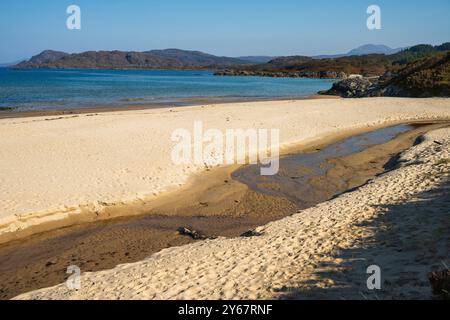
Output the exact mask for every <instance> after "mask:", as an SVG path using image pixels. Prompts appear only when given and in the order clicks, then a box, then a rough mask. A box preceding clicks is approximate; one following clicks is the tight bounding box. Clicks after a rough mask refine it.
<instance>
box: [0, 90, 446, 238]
mask: <svg viewBox="0 0 450 320" xmlns="http://www.w3.org/2000/svg"><path fill="white" fill-rule="evenodd" d="M381 101H383V102H387V103H390V104H394V105H395V104H397V105H399V104H400V105H401V104H405V103H406V104H408V103H409V104H413V105H414V104H417V100H415V99H385V98H381V99H368V100H364V101H363V100H360V101H358V102H362V104H363V105H364V104H366V106H365V107H367V104H369V105H370V106H373V105H374V104H377V102H381ZM419 101H420V102H426V103H427V104H429V105H431V106H433V107H431V108H430V109H433V108H436V111H435V113H434V114H432V113H430V110H426V111H423V110H420V108H419V107H415V110H414V112H411V111H410V110H409V107H407V108H406V110H405V111H403V112H404V115H401V113H400V115H401V116H399V115H398V114H397V115H395V112H398V111H399V110H393V111H395V112H394V114H389V111H388V112H387V114H386V115H384V114H383V115H382V116H381V117H380V116H378V117H379V118H375V119H373V118H371V115H370V113H369V114H367V111H366V112H365V113H366V114H364V112H361V110H360V109H359V107H358V106H355V101H348V100H342V99H333V100H317V101H314V100H300V101H282V102H276V103H274V104H275V106H274V105H272V103H273V102H257V103H241V104H224V105H220V107H219V106H214V105H213V106H195V107H185V108H182V109H183V110H179V112H182V113H185V114H186V113H187V114H188V115H189V114H190V113H197V115H194V117H193V118H194V119H195V118H196V117H200V118H202V117H205V116H204V115H203V113H204V112H202V111H204V109H205V108H206V109H209V110H211V111H210V112H213V111H215V112H216V120H215V121H216V123H217V116H218V117H219V119H220V118H223V117H226V116H227V114H229V113H230V112H238V113H239V111H242V109H244V110H245V112H244V113H245V114H247V116H248V117H249V120H250V119H251V118H252V117H251V113H252V112H255V111H260V108H263V109H265V111H270V112H272V114H273V112H275V114H276V113H278V112H279V111H280V108H281V110H283V111H284V112H285V114H287V116H286V115H284V117H281V118H280V119H278V121H280V122H279V123H280V124H281V123H283V122H285V120H286V119H290V121H292V122H291V124H292V125H293V127H292V128H291V129H290V135H291V136H290V139H291V141H289V137H287V138H288V139H286V137H284V141H282V143H283V148H282V154H288V153H290V152H298V151H299V150H306V149H307V148H308V147H311V146H313V145H314V146H316V145H317V144H320V143H319V142H320V141H322V143H323V144H329V143H330V142H331V141H336V140H340V139H342V138H344V137H346V136H350V135H355V134H357V133H362V132H367V131H371V130H375V129H377V128H381V127H386V126H391V125H395V124H399V123H405V122H415V121H425V122H426V121H435V120H438V119H442V120H446V119H449V118H450V112H449V110H448V108H447V109H446V105H447V101H448V100H446V99H426V100H419ZM291 104H294V108H292V106H291ZM310 104H315V106H312V107H310ZM330 104H331V105H332V108H333V107H337V109H340V111H342V107H344V108H345V106H346V105H351V106H352V108H353V110H350V113H351V111H356V112H359V113H361V114H363V117H362V118H363V119H362V121H361V119H360V120H358V121H360V123H359V124H357V125H355V123H354V122H351V121H350V122H347V124H344V125H342V123H341V124H340V125H338V123H339V120H341V122H342V120H343V118H342V115H340V118H339V119H337V120H338V121H337V122H336V124H335V126H336V127H333V126H330V124H326V122H327V121H325V123H324V125H326V127H322V128H320V129H321V130H319V132H321V133H319V132H317V129H316V132H315V133H314V134H310V135H309V136H308V134H305V132H303V133H302V134H301V133H300V134H299V133H298V132H296V130H299V129H300V128H299V127H298V126H299V124H295V120H296V119H291V118H292V113H291V112H294V113H295V114H296V117H298V118H301V115H299V114H298V111H297V112H295V111H296V109H297V108H301V109H303V110H302V111H303V112H305V113H306V115H307V113H308V112H309V113H312V115H311V116H312V117H316V115H315V113H317V111H325V110H320V109H323V108H325V109H327V111H330ZM420 104H421V103H420ZM336 105H337V106H336ZM441 105H442V106H443V107H440V106H441ZM307 107H308V108H309V110H306V108H307ZM314 107H316V108H317V109H319V110H317V109H315V108H314ZM217 109H220V110H217ZM286 109H287V110H286ZM382 109H384V111H386V110H389V109H388V108H382ZM413 109H414V108H413ZM358 110H359V111H358ZM177 111H178V110H177ZM372 111H374V110H372ZM391 111H392V110H391ZM199 112H200V113H202V115H198V113H199ZM270 112H269V114H268V115H267V118H266V119H263V120H265V121H270V117H271V115H272V114H270ZM338 112H339V110H338ZM346 112H348V111H346ZM176 113H178V112H169V111H168V110H166V109H153V110H151V115H155V114H156V115H158V116H161V115H162V116H164V117H163V118H167V116H168V115H167V114H169V116H172V115H173V114H174V115H175V116H173V117H174V118H176ZM379 113H380V114H382V110H381V111H380V112H379ZM144 115H145V113H143V111H138V112H137V114H136V115H134V114H133V112H117V113H106V114H104V116H105V117H110V119H108V121H111V120H113V119H114V121H123V120H120V119H123V118H124V117H127V116H129V117H135V116H137V117H142V116H144ZM445 115H447V118H446V117H445ZM191 116H192V114H191ZM237 116H239V115H237ZM395 116H397V117H398V119H395ZM182 118H183V119H181V120H182V121H183V122H184V121H185V119H184V118H186V117H182ZM188 118H189V117H188ZM354 118H355V117H354ZM20 119H21V118H18V119H15V120H14V119H10V120H1V121H0V127H1V125H3V124H5V122H6V124H9V125H13V126H16V125H17V126H19V127H20V128H22V127H21V126H23V125H24V124H25V123H28V124H29V123H34V122H35V121H37V122H40V123H45V127H47V124H52V125H53V124H55V123H58V121H45V119H43V118H39V117H37V118H23V121H24V122H17V123H16V122H15V121H18V120H20ZM80 119H81V120H80ZM92 119H95V117H83V118H81V117H80V118H74V119H70V118H69V119H68V120H73V121H81V122H82V125H83V127H85V126H86V125H88V126H89V127H90V126H92V125H93V124H92V123H84V122H85V121H88V120H89V121H92ZM57 120H61V119H59V118H57ZM317 120H320V119H317V118H316V124H317ZM30 121H31V122H30ZM133 121H136V120H133ZM222 121H223V120H222ZM222 121H220V122H222ZM246 121H247V123H249V122H248V120H246ZM250 121H251V120H250ZM328 121H329V120H328ZM102 123H103V121H101V122H100V124H102ZM244 123H245V121H244ZM239 124H240V125H241V124H242V121H241V122H240V123H239ZM221 125H223V124H221ZM247 125H248V124H247ZM295 126H297V127H295ZM51 128H52V126H50V128H49V127H47V129H51ZM126 128H129V126H128V125H127V126H126ZM64 129H65V128H64ZM303 129H304V128H303ZM307 129H308V128H307ZM92 137H93V138H97V135H94V136H92ZM17 141H18V142H20V141H23V140H17ZM17 141H16V142H17ZM44 142H45V141H44ZM14 147H17V146H14ZM64 156H65V157H66V161H67V155H64ZM71 161H73V160H71ZM65 169H66V170H67V168H65ZM192 169H193V170H192ZM222 169H223V168H222ZM232 169H233V170H234V169H235V168H232ZM218 170H221V169H218ZM224 170H225V172H227V171H226V170H231V169H230V168H228V169H224ZM61 172H62V173H64V172H66V171H64V170H63V171H61ZM202 172H204V169H201V168H191V170H187V171H186V170H182V171H181V172H180V171H178V172H176V173H175V174H181V175H182V180H179V181H180V182H179V183H177V184H176V185H178V186H174V184H173V183H172V186H170V183H169V185H168V186H169V188H167V187H166V189H165V190H164V189H163V190H162V191H160V192H159V193H157V194H156V195H152V196H150V197H147V196H146V195H145V192H143V193H142V195H140V196H138V197H137V198H138V199H129V200H126V199H124V198H122V199H120V198H119V199H120V200H118V199H117V198H116V199H113V200H110V202H108V201H102V199H97V200H98V201H100V202H97V203H94V204H93V203H92V202H91V204H89V203H88V204H80V203H78V205H76V204H72V205H66V206H65V207H66V208H65V209H63V210H61V209H60V210H46V211H41V213H38V214H36V213H31V214H30V213H28V214H25V215H23V214H22V215H17V214H15V215H12V216H11V215H10V216H7V217H6V219H5V218H3V219H1V220H2V231H1V233H0V242H2V243H4V242H8V241H11V240H14V239H20V238H23V237H27V236H30V235H32V234H35V233H40V232H43V231H47V230H52V229H55V228H61V227H65V226H70V225H75V224H80V223H86V222H92V221H99V220H103V219H111V218H114V217H120V216H123V215H124V213H126V215H130V214H132V215H138V214H142V213H147V212H149V211H151V210H152V209H154V208H162V207H163V205H164V202H165V201H168V200H167V199H170V198H171V196H173V194H174V193H175V192H179V191H180V190H188V189H189V188H191V187H192V185H196V184H197V183H195V182H193V181H195V179H193V178H192V177H195V176H196V175H198V174H200V175H201V173H202ZM230 172H231V171H228V173H227V174H229V173H230ZM171 176H172V177H173V173H172V175H171ZM219 176H220V175H219ZM22 178H28V177H24V176H22ZM220 179H223V176H221V178H220ZM209 181H213V179H210V180H209ZM217 181H219V179H218V180H217ZM222 181H223V180H222ZM166 185H167V184H166ZM11 192H12V191H10V192H9V193H11ZM149 193H151V192H146V194H147V195H148V194H149ZM64 196H65V195H64ZM74 205H75V206H74Z"/></svg>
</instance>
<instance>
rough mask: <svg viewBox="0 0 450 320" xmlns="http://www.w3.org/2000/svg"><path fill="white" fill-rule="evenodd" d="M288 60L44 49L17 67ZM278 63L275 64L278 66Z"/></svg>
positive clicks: (216, 65)
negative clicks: (69, 51) (67, 51)
mask: <svg viewBox="0 0 450 320" xmlns="http://www.w3.org/2000/svg"><path fill="white" fill-rule="evenodd" d="M399 50H401V49H392V48H389V47H387V46H384V45H371V44H369V45H364V46H361V47H358V48H355V49H353V50H351V51H349V52H348V53H347V54H341V55H333V56H326V55H324V56H314V57H307V58H313V59H328V58H338V57H346V56H353V55H367V54H392V53H395V52H398V51H399ZM283 58H284V59H286V57H281V58H279V57H271V56H243V57H237V58H232V57H219V56H215V55H211V54H207V53H203V52H200V51H188V50H180V49H165V50H151V51H144V52H136V51H117V50H116V51H87V52H83V53H74V54H69V53H65V52H60V51H54V50H45V51H43V52H41V53H40V54H38V55H35V56H33V57H32V58H31V59H29V60H27V61H23V62H20V63H18V64H17V65H15V67H16V68H92V69H224V68H230V67H245V66H249V65H256V64H265V63H271V62H272V61H274V60H277V59H283ZM279 62H280V61H279V60H278V61H277V62H276V63H279Z"/></svg>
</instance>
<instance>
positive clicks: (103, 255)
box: [0, 124, 448, 298]
mask: <svg viewBox="0 0 450 320" xmlns="http://www.w3.org/2000/svg"><path fill="white" fill-rule="evenodd" d="M447 125H448V124H445V125H444V124H422V125H418V126H417V127H416V128H415V129H410V131H406V132H403V133H400V134H398V135H397V136H395V137H394V138H393V139H392V140H388V141H387V142H384V143H382V144H379V145H378V144H376V145H369V146H368V147H367V148H366V149H363V150H362V151H360V152H357V153H352V154H350V155H349V156H344V157H337V158H334V157H332V158H327V159H328V160H327V162H328V161H329V162H331V163H334V166H335V168H333V170H332V171H330V173H329V174H327V176H329V177H327V182H324V183H325V184H327V185H328V184H329V183H331V184H336V183H338V181H341V180H342V179H343V177H346V179H348V178H350V177H351V181H349V182H348V183H349V184H348V185H342V186H341V187H338V188H339V191H340V192H339V193H345V192H347V191H348V190H351V189H353V188H355V187H360V186H361V185H362V184H364V183H365V182H366V181H367V180H368V179H370V178H372V177H373V176H375V174H380V173H386V172H387V171H386V170H391V169H392V168H391V167H386V166H385V164H386V163H391V166H392V160H393V159H394V158H395V154H397V153H398V152H402V151H404V149H405V148H409V147H410V146H411V145H412V144H413V142H414V140H415V139H416V137H418V136H421V135H422V134H424V133H426V132H428V131H430V130H436V129H437V128H440V127H442V126H447ZM371 132H372V131H371ZM352 137H353V136H352ZM340 141H341V140H340ZM330 143H331V145H334V143H333V142H331V141H328V143H327V144H326V142H325V141H322V143H321V144H320V145H311V146H310V147H309V148H306V149H304V151H303V152H302V153H301V154H305V153H310V152H313V151H315V150H316V149H317V148H319V147H320V148H322V147H324V146H327V147H328V146H329V145H330ZM369 162H370V163H369ZM221 169H222V170H221ZM221 169H217V170H213V171H212V172H207V173H204V174H201V175H200V177H197V179H201V181H199V180H197V182H198V183H197V185H200V186H201V187H196V188H194V189H187V192H178V193H176V194H174V195H172V197H171V198H168V202H167V203H166V207H165V211H164V205H163V207H162V208H160V209H159V210H155V212H149V213H147V214H146V215H142V216H133V217H131V216H128V217H121V218H116V219H109V220H105V221H94V222H92V223H84V224H78V225H74V226H71V227H65V228H62V229H54V230H53V231H48V232H45V233H40V234H35V235H33V236H31V237H28V238H24V239H21V240H15V241H12V242H9V243H5V244H3V245H0V260H1V261H4V263H1V266H2V267H1V268H0V269H1V270H0V271H2V272H1V274H2V277H1V278H2V279H0V280H2V281H1V283H2V284H3V295H2V296H3V298H11V297H13V296H15V295H17V294H19V293H23V292H28V291H31V290H36V289H39V288H42V287H48V286H51V285H55V284H58V283H61V282H63V281H64V280H65V271H64V270H65V269H64V268H65V267H67V263H68V261H70V260H71V263H72V264H76V265H79V266H80V267H81V268H82V269H83V270H84V271H85V272H95V271H102V270H107V269H111V268H114V267H116V266H117V265H118V264H123V263H132V262H137V261H141V260H143V259H145V258H147V257H148V256H150V255H152V254H154V253H156V252H158V251H160V250H162V249H166V248H168V247H177V246H180V245H185V244H188V243H192V242H195V241H194V240H193V239H190V238H189V237H186V236H181V235H178V234H177V232H176V229H177V228H178V227H180V226H184V227H188V228H194V230H197V231H200V232H201V233H202V234H205V235H206V236H207V237H217V236H218V237H232V238H233V237H238V236H239V235H241V234H242V233H243V232H245V231H248V230H254V228H256V227H261V226H263V225H266V224H267V223H270V222H273V221H277V220H279V219H283V218H285V217H286V216H290V215H292V214H295V212H299V209H301V210H304V209H306V208H307V207H311V206H313V205H314V203H315V202H316V201H317V200H314V199H311V201H313V202H312V203H311V204H310V205H308V206H307V207H302V208H300V207H297V208H295V206H294V207H291V206H290V205H289V202H288V201H287V200H286V201H285V200H283V199H282V198H280V197H278V196H277V197H270V196H265V195H264V194H262V193H259V192H255V191H253V190H252V189H251V188H249V187H248V186H247V185H244V184H243V183H241V182H239V181H236V180H234V179H232V178H231V175H230V173H231V172H233V170H231V168H221ZM233 169H235V168H233ZM348 170H351V171H357V172H358V174H356V175H355V174H353V173H349V172H347V171H348ZM219 171H222V172H221V174H222V175H223V174H225V176H221V174H218V173H220V172H219ZM340 173H341V174H340ZM224 178H227V181H228V182H227V183H225V184H224V183H223V179H224ZM315 181H316V183H314V184H313V185H314V186H315V188H318V189H317V190H318V191H317V192H319V193H320V192H325V193H324V196H323V197H324V198H323V200H329V199H331V198H332V197H331V195H332V194H333V193H334V192H332V193H329V191H320V190H321V189H320V187H319V185H318V181H317V180H315ZM312 183H313V182H312ZM194 185H195V184H194ZM327 193H328V195H327V196H326V194H327ZM218 194H220V196H219V197H218V196H217V195H218ZM172 199H176V200H177V201H176V202H177V204H176V205H174V204H173V201H172V203H171V201H170V200H172ZM236 199H239V202H243V204H244V205H245V206H244V208H241V209H240V210H238V209H237V207H239V206H240V205H236V204H235V203H233V201H236ZM241 200H242V201H241ZM200 201H206V202H207V203H208V207H206V208H205V207H202V206H198V203H199V202H200ZM244 202H245V203H244ZM317 202H321V201H317ZM257 203H258V205H256V204H257ZM265 207H267V208H270V210H268V211H267V212H265V210H264V208H265ZM161 210H163V211H161ZM234 211H236V212H235V213H233V212H234ZM191 215H192V216H191ZM201 217H202V218H201ZM158 226H160V227H158ZM117 233H118V234H122V235H121V236H118V235H116V234H117ZM117 238H120V241H117V240H114V239H117ZM65 243H70V244H71V245H70V247H66V245H65ZM86 244H88V245H89V246H91V245H94V247H95V248H96V249H88V248H85V246H86ZM19 257H20V258H19ZM17 259H18V260H17ZM14 261H16V262H14ZM24 265H26V268H24V267H23V266H24ZM11 270H14V274H11V275H9V272H10V271H11ZM36 273H39V275H40V276H39V280H36V279H35V280H33V279H34V278H33V277H34V275H35V274H36ZM17 275H19V276H17ZM15 277H16V280H13V279H15ZM17 277H18V278H17ZM14 281H16V283H15V284H14V285H13V287H10V285H9V284H8V282H11V283H13V282H14ZM35 283H36V284H35ZM38 283H40V284H38ZM19 287H20V288H22V289H20V290H18V291H17V288H19ZM7 288H8V289H7ZM10 288H15V289H14V290H16V291H14V290H12V291H11V289H10ZM5 294H7V295H6V296H5Z"/></svg>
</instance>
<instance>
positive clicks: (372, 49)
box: [347, 44, 404, 56]
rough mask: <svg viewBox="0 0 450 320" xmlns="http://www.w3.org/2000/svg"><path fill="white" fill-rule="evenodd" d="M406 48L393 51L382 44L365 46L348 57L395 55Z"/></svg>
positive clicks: (349, 53)
mask: <svg viewBox="0 0 450 320" xmlns="http://www.w3.org/2000/svg"><path fill="white" fill-rule="evenodd" d="M403 49H404V48H397V49H392V48H390V47H388V46H385V45H382V44H365V45H363V46H360V47H358V48H356V49H353V50H350V51H349V52H348V53H347V56H363V55H366V54H385V55H390V54H395V53H397V52H400V51H402V50H403Z"/></svg>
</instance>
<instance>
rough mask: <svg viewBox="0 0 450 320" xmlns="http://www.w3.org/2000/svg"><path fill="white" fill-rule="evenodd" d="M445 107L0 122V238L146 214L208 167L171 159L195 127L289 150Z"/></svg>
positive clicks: (151, 113) (259, 108)
mask: <svg viewBox="0 0 450 320" xmlns="http://www.w3.org/2000/svg"><path fill="white" fill-rule="evenodd" d="M448 106H449V102H448V99H395V98H373V99H364V100H343V99H319V100H298V101H295V100H292V101H276V102H267V101H266V102H248V103H232V104H220V105H203V106H194V107H180V108H173V109H170V108H164V109H152V110H133V111H120V112H108V113H99V114H95V113H91V114H81V115H68V116H48V117H28V118H13V119H2V120H0V134H1V135H2V137H3V139H2V141H1V142H0V150H2V153H1V162H0V165H1V169H2V170H0V181H1V182H2V183H1V187H0V188H1V193H0V208H1V212H0V239H1V240H2V242H5V241H9V240H12V239H15V238H18V237H24V236H27V235H30V234H32V233H36V232H40V231H44V230H48V229H54V228H57V227H61V226H67V225H72V224H76V223H79V222H89V221H95V220H99V219H108V218H111V217H115V216H121V215H123V214H124V212H125V214H139V213H143V212H148V210H149V209H151V208H152V206H154V204H155V203H157V201H156V200H158V199H159V198H160V197H161V196H164V195H167V194H170V192H173V191H176V190H179V189H180V188H183V187H186V185H189V183H188V182H189V179H191V178H192V176H193V175H194V174H199V173H202V172H205V171H206V170H207V169H206V168H205V167H204V166H201V165H175V164H173V163H172V161H171V158H170V152H171V148H170V147H168V146H170V145H172V144H173V142H172V141H171V134H172V132H173V131H174V130H175V129H178V128H186V129H188V130H192V126H193V123H194V121H198V120H201V121H203V122H204V125H205V127H207V128H217V129H219V130H225V129H226V128H244V129H246V128H279V129H281V132H280V140H281V141H280V143H281V145H282V148H283V149H284V150H290V149H295V147H296V146H297V147H298V146H302V145H306V144H313V143H314V142H318V141H320V140H324V139H327V138H331V137H334V138H335V137H336V136H339V135H342V134H344V133H347V134H349V133H357V132H362V131H369V130H371V129H375V128H378V127H383V126H388V125H393V124H396V123H402V122H407V121H417V120H439V119H441V120H445V119H449V118H450V109H449V108H448ZM250 152H252V151H250ZM123 206H126V207H130V206H133V210H131V211H132V213H130V210H120V208H121V209H123ZM118 208H119V209H118Z"/></svg>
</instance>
